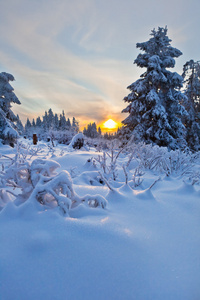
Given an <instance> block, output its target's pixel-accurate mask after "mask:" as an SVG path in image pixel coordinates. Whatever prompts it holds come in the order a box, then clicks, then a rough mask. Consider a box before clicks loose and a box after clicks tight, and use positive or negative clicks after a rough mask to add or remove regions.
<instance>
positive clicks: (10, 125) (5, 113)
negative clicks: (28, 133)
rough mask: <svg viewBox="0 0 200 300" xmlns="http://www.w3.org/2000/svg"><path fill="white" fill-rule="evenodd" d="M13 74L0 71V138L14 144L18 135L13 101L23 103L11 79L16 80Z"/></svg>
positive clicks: (4, 141) (5, 142)
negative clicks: (11, 83) (12, 108)
mask: <svg viewBox="0 0 200 300" xmlns="http://www.w3.org/2000/svg"><path fill="white" fill-rule="evenodd" d="M14 80H15V79H14V77H13V75H11V74H9V73H6V72H2V73H0V139H2V141H3V143H4V144H10V145H13V143H14V142H15V140H16V138H17V137H18V132H17V128H16V125H15V122H16V121H17V117H16V116H15V115H14V113H13V112H12V110H11V107H12V106H11V103H17V104H21V103H20V101H19V99H18V98H17V96H16V95H15V94H14V92H13V91H14V89H13V87H12V86H11V85H10V83H9V81H14Z"/></svg>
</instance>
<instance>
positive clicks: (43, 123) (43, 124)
mask: <svg viewBox="0 0 200 300" xmlns="http://www.w3.org/2000/svg"><path fill="white" fill-rule="evenodd" d="M42 127H43V130H44V132H47V130H48V114H47V112H46V111H45V115H44V116H43V122H42Z"/></svg>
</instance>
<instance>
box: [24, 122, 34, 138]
mask: <svg viewBox="0 0 200 300" xmlns="http://www.w3.org/2000/svg"><path fill="white" fill-rule="evenodd" d="M31 128H32V125H31V122H30V120H29V118H27V120H26V124H25V134H26V135H27V136H31V132H32V130H31Z"/></svg>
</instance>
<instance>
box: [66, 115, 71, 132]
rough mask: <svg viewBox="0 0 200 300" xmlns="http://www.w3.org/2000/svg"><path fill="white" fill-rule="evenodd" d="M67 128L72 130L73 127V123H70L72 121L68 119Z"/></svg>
mask: <svg viewBox="0 0 200 300" xmlns="http://www.w3.org/2000/svg"><path fill="white" fill-rule="evenodd" d="M66 126H67V130H70V129H71V127H72V125H71V122H70V119H69V118H68V119H67V123H66Z"/></svg>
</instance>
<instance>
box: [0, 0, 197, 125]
mask: <svg viewBox="0 0 200 300" xmlns="http://www.w3.org/2000/svg"><path fill="white" fill-rule="evenodd" d="M199 12H200V1H199V0H190V1H188V0H187V1H186V0H168V1H163V0H152V1H149V0H143V1H139V0H135V1H134V0H73V1H72V0H34V1H32V0H6V1H5V0H0V72H8V73H11V74H12V75H13V76H14V77H15V81H14V82H12V83H11V85H12V86H13V88H14V92H15V94H16V96H17V97H18V98H19V100H20V101H21V105H13V108H12V109H13V111H14V112H15V113H16V114H19V116H20V118H21V120H22V121H23V122H25V121H26V119H27V117H29V118H30V119H31V120H32V118H36V117H38V116H42V115H44V112H45V111H48V110H49V108H51V109H52V110H53V112H54V113H58V114H60V113H61V112H62V110H64V111H65V115H66V117H67V118H68V117H69V118H72V117H73V116H74V117H75V118H76V119H77V120H78V121H79V123H80V127H83V126H86V124H88V123H90V122H96V124H97V125H101V124H102V122H104V121H106V120H107V119H110V118H111V119H113V120H115V121H117V122H120V121H122V120H123V119H125V118H126V115H125V114H124V113H123V114H122V113H121V111H122V109H124V108H125V107H126V103H124V102H123V98H124V97H125V96H126V95H127V94H128V93H129V91H128V90H127V86H128V85H130V84H131V83H132V82H134V81H135V80H137V79H138V78H139V76H140V75H141V74H142V73H143V71H144V70H142V69H140V68H138V67H137V66H136V65H135V64H133V62H134V60H135V58H136V57H137V55H138V54H139V50H138V49H137V48H136V43H138V42H145V41H147V40H149V38H150V33H151V30H152V29H153V28H156V29H157V28H158V26H160V27H165V26H166V25H167V27H168V36H169V38H170V39H171V40H172V42H171V45H172V46H173V47H176V48H178V49H179V50H181V51H182V53H183V55H182V56H180V57H179V58H177V60H176V66H175V68H174V71H176V72H178V73H182V66H183V64H185V62H186V61H188V60H190V59H194V60H195V61H197V60H200V35H199Z"/></svg>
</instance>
